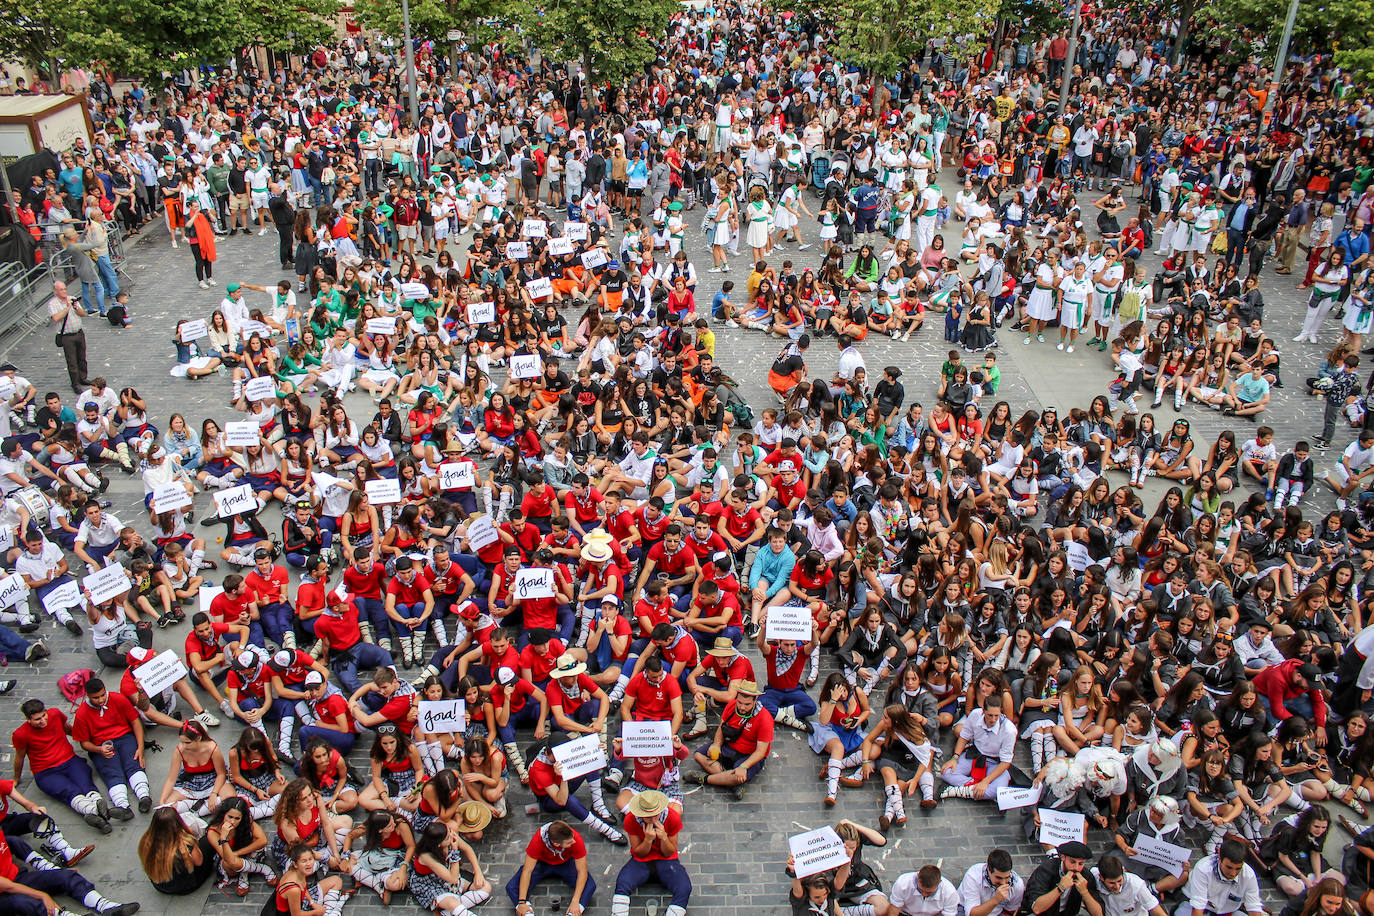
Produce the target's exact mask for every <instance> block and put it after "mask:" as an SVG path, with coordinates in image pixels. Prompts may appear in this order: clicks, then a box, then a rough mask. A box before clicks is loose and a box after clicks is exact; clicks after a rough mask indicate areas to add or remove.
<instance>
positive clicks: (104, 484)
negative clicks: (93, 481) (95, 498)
mask: <svg viewBox="0 0 1374 916" xmlns="http://www.w3.org/2000/svg"><path fill="white" fill-rule="evenodd" d="M109 488H110V478H108V477H103V476H102V477H101V478H100V486H98V487H96V488H95V491H96V492H97V493H104V492H105V491H106V490H108V489H109Z"/></svg>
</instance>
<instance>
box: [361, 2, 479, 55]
mask: <svg viewBox="0 0 1374 916" xmlns="http://www.w3.org/2000/svg"><path fill="white" fill-rule="evenodd" d="M499 12H500V7H499V6H498V4H497V3H496V2H495V0H410V34H411V37H413V38H414V39H416V40H417V41H433V42H436V43H439V44H440V46H442V43H443V42H444V41H445V40H446V38H447V36H448V32H449V30H450V29H458V30H459V31H461V32H464V33H465V34H467V35H468V36H469V37H476V38H478V40H486V39H488V38H490V37H491V33H493V32H495V27H494V25H493V21H494V19H495V18H496V17H497V16H498V14H499ZM353 15H354V16H355V17H356V18H357V20H358V23H359V24H360V25H361V26H362V27H363V28H365V29H376V30H377V31H379V32H382V33H383V34H386V35H391V36H393V37H395V38H396V39H398V40H399V39H400V38H402V36H403V35H404V34H405V30H404V28H403V27H402V23H401V3H400V0H356V2H355V3H354V5H353Z"/></svg>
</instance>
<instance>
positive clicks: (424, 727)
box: [415, 700, 468, 735]
mask: <svg viewBox="0 0 1374 916" xmlns="http://www.w3.org/2000/svg"><path fill="white" fill-rule="evenodd" d="M415 727H416V728H418V729H419V730H420V731H422V732H429V733H431V734H445V735H461V734H462V733H463V732H464V731H465V730H466V729H467V727H468V713H467V704H466V703H465V702H464V701H462V700H421V701H420V710H419V713H418V714H417V718H416V720H415Z"/></svg>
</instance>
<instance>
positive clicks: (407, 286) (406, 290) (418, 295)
mask: <svg viewBox="0 0 1374 916" xmlns="http://www.w3.org/2000/svg"><path fill="white" fill-rule="evenodd" d="M401 295H402V296H403V297H404V298H406V299H428V298H429V287H428V286H425V285H424V284H423V283H414V282H412V283H402V284H401Z"/></svg>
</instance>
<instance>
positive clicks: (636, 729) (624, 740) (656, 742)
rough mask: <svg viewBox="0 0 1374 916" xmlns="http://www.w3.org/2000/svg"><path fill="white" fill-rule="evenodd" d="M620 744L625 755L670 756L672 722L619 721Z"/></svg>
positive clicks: (671, 750)
mask: <svg viewBox="0 0 1374 916" xmlns="http://www.w3.org/2000/svg"><path fill="white" fill-rule="evenodd" d="M620 745H621V752H622V753H623V754H624V755H625V756H626V757H671V756H672V754H673V723H671V722H621V723H620Z"/></svg>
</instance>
